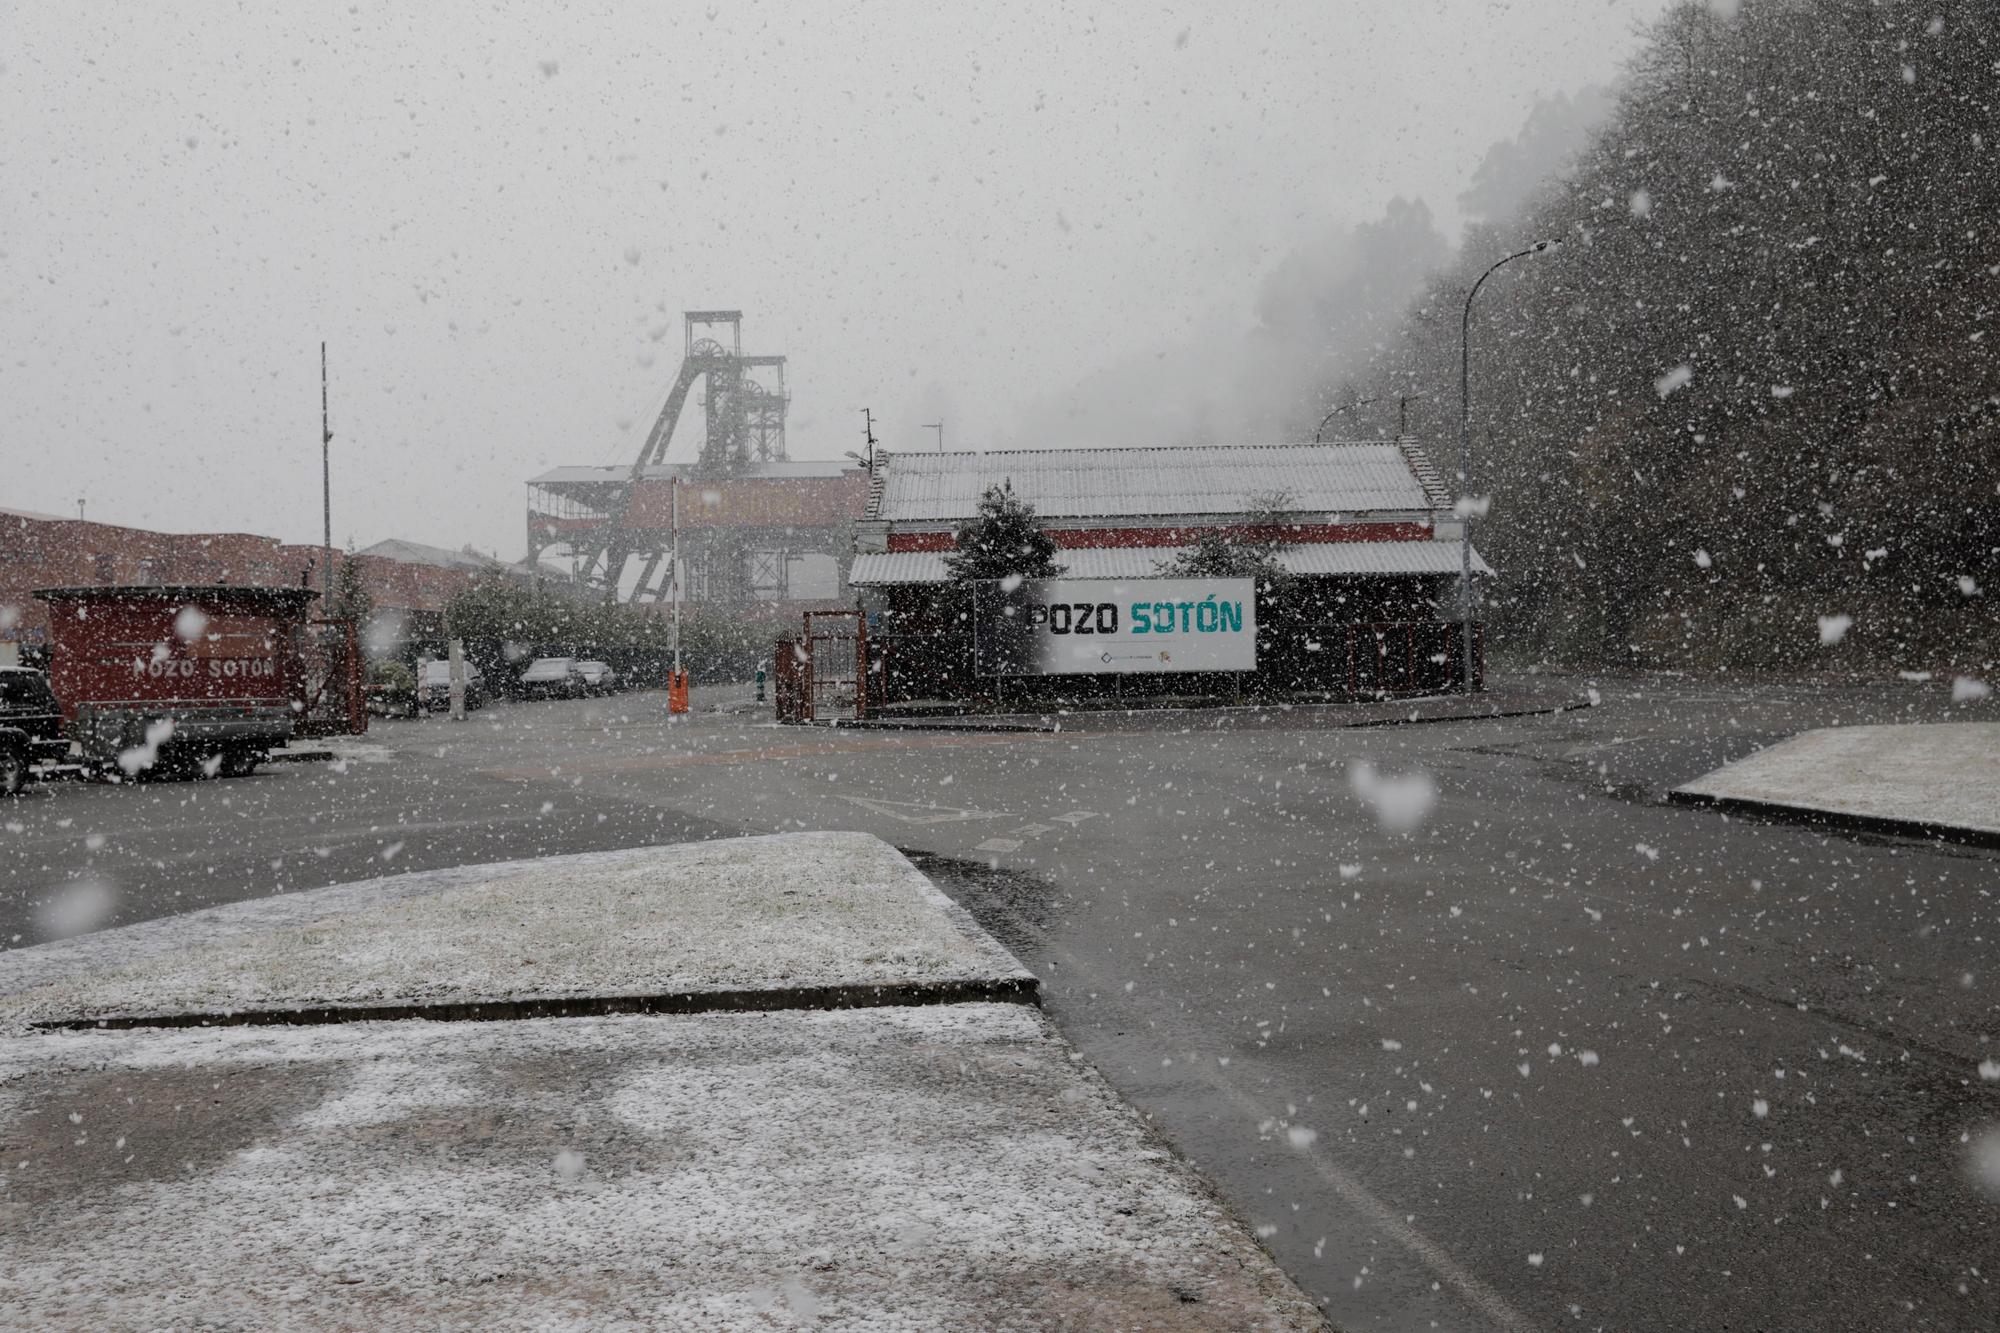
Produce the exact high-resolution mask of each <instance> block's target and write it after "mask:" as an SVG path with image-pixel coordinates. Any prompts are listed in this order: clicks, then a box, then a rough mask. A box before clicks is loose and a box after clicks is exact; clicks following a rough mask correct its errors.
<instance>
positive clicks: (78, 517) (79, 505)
mask: <svg viewBox="0 0 2000 1333" xmlns="http://www.w3.org/2000/svg"><path fill="white" fill-rule="evenodd" d="M76 521H77V522H79V523H81V522H83V501H82V500H78V501H77V502H76Z"/></svg>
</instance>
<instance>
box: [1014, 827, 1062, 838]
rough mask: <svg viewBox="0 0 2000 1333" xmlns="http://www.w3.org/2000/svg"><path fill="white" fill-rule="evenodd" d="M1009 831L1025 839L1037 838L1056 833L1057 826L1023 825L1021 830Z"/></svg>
mask: <svg viewBox="0 0 2000 1333" xmlns="http://www.w3.org/2000/svg"><path fill="white" fill-rule="evenodd" d="M1007 831H1008V832H1009V833H1018V834H1020V835H1021V836H1022V837H1024V838H1037V837H1040V836H1041V835H1042V834H1044V833H1054V832H1055V831H1056V826H1055V825H1054V824H1023V825H1021V827H1019V828H1010V829H1008V830H1007Z"/></svg>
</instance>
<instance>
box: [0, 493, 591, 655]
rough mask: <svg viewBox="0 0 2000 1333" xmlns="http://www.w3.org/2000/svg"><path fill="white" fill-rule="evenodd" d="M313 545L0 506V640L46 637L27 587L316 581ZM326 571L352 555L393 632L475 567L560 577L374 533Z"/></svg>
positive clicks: (435, 609) (431, 621)
mask: <svg viewBox="0 0 2000 1333" xmlns="http://www.w3.org/2000/svg"><path fill="white" fill-rule="evenodd" d="M321 556H322V552H321V548H319V547H317V546H295V545H291V544H289V543H286V542H281V541H279V540H278V539H277V538H275V537H263V536H258V535H256V534H254V533H246V532H194V533H179V532H154V531H151V530H149V529H146V528H132V527H124V526H122V525H119V524H115V523H95V522H86V521H84V520H82V519H72V518H62V517H59V516H57V515H53V514H36V513H31V512H27V511H23V510H12V509H0V643H12V644H16V645H19V647H20V648H23V649H27V650H30V651H33V650H35V649H38V648H39V647H40V646H41V645H42V644H44V643H45V642H46V640H47V632H48V608H47V607H46V606H45V605H44V604H43V603H41V602H39V601H37V600H36V599H35V597H34V592H35V589H37V588H58V587H81V586H92V585H105V584H162V583H164V584H209V583H229V584H238V585H242V586H246V587H299V586H302V585H303V586H309V587H318V586H319V585H320V560H321ZM333 558H334V561H335V573H336V575H338V572H339V566H340V565H341V564H342V563H344V562H347V561H350V560H351V561H352V562H353V563H354V565H355V567H356V569H357V570H358V571H359V574H360V578H361V585H362V587H363V588H365V589H366V590H367V591H368V593H369V595H370V597H372V598H373V600H374V603H375V607H376V610H377V613H378V614H386V615H389V616H394V617H400V618H401V621H402V628H401V632H400V633H399V634H398V637H399V638H400V637H406V636H419V637H428V636H432V635H435V634H437V633H438V632H439V631H440V630H441V629H442V616H443V611H444V607H445V603H446V602H447V601H448V600H450V598H451V596H452V594H454V593H456V592H458V591H459V590H460V589H462V588H465V587H468V586H470V585H471V583H472V582H473V581H474V580H475V579H477V578H480V577H483V576H501V577H508V578H514V579H518V580H521V581H524V582H525V581H528V580H531V579H535V578H543V579H546V580H548V581H549V582H551V583H564V582H566V581H567V580H566V577H565V576H564V575H563V574H562V573H561V572H560V571H557V570H553V569H549V568H546V567H542V568H529V567H527V566H522V565H512V564H508V563H507V562H505V561H502V560H499V559H497V558H494V557H491V556H484V555H479V554H477V553H475V552H471V551H452V550H447V549H444V548H441V547H435V546H424V545H421V544H420V543H416V542H405V541H386V542H379V543H377V544H376V545H374V546H371V547H368V548H367V549H365V550H361V551H357V552H355V553H353V554H352V555H349V554H347V553H345V552H342V551H335V552H334V553H333Z"/></svg>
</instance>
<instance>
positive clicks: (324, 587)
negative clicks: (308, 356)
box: [319, 339, 333, 616]
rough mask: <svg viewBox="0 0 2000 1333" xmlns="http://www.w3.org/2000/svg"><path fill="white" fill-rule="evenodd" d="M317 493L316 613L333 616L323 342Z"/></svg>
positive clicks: (330, 431)
mask: <svg viewBox="0 0 2000 1333" xmlns="http://www.w3.org/2000/svg"><path fill="white" fill-rule="evenodd" d="M319 493H320V508H321V516H322V517H323V518H324V519H325V520H326V528H325V530H324V531H323V532H322V533H321V534H320V553H319V564H320V570H319V586H320V593H319V600H320V607H319V613H320V614H321V615H323V616H325V615H332V614H333V427H332V426H331V425H329V424H328V417H327V413H326V341H325V340H324V339H322V340H321V341H320V345H319Z"/></svg>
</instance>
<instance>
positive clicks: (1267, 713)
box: [838, 695, 1595, 734]
mask: <svg viewBox="0 0 2000 1333" xmlns="http://www.w3.org/2000/svg"><path fill="white" fill-rule="evenodd" d="M1346 706H1347V705H1341V704H1295V705H1292V706H1290V707H1288V708H1278V707H1261V706H1250V705H1223V706H1220V707H1185V708H1157V709H1154V708H1142V709H1104V710H1101V711H1099V710H1089V711H1084V712H1078V713H1066V714H1064V715H1063V716H1062V717H1060V718H1049V719H1047V720H1044V721H1041V722H1019V721H1009V722H998V721H996V722H984V721H981V720H979V719H978V718H974V717H963V716H961V717H949V718H939V719H937V720H935V721H931V720H928V719H917V718H866V719H862V720H860V721H847V722H841V723H839V724H838V725H840V726H843V727H852V728H855V729H857V730H863V731H953V732H981V731H990V732H1023V733H1040V734H1054V733H1059V732H1064V731H1074V732H1079V733H1081V732H1096V733H1098V734H1104V733H1107V732H1109V731H1112V730H1121V731H1131V732H1133V733H1134V734H1144V733H1145V732H1148V731H1155V730H1162V729H1165V728H1167V727H1173V728H1175V729H1179V728H1181V727H1184V726H1185V724H1186V723H1187V721H1188V720H1190V719H1197V718H1198V719H1211V718H1212V719H1216V720H1217V721H1218V723H1220V722H1223V721H1226V720H1228V719H1231V718H1233V717H1238V716H1242V715H1245V714H1250V715H1254V716H1255V717H1256V719H1257V720H1258V721H1259V722H1263V721H1276V720H1279V719H1284V720H1292V719H1302V720H1306V721H1316V722H1318V724H1319V725H1321V726H1324V727H1326V728H1327V729H1329V730H1342V731H1346V730H1363V729H1366V728H1371V727H1407V726H1414V725H1417V724H1421V723H1425V722H1483V721H1489V720H1493V719H1498V718H1509V717H1541V716H1545V715H1548V714H1554V713H1568V712H1574V711H1578V710H1581V709H1585V708H1591V707H1594V706H1595V704H1594V702H1593V701H1592V700H1591V699H1590V698H1589V697H1588V696H1587V695H1578V696H1576V697H1574V698H1571V699H1566V700H1563V701H1562V702H1560V703H1552V704H1537V705H1534V706H1532V707H1524V708H1495V709H1487V710H1478V711H1474V710H1471V709H1456V710H1452V711H1448V712H1440V713H1430V714H1425V713H1419V714H1417V715H1415V716H1412V715H1408V714H1398V715H1397V716H1393V717H1363V718H1354V719H1352V720H1347V721H1341V720H1337V719H1335V718H1332V717H1327V716H1324V714H1326V713H1330V712H1332V710H1335V709H1339V708H1342V707H1346ZM1093 718H1118V719H1120V720H1121V721H1124V722H1126V723H1127V724H1128V725H1126V726H1124V727H1120V728H1105V727H1093V726H1092V725H1091V722H1092V719H1093ZM1155 718H1157V719H1159V721H1160V723H1161V726H1159V727H1151V726H1131V725H1129V724H1130V723H1131V722H1132V721H1134V720H1140V719H1144V720H1148V721H1150V720H1152V719H1155Z"/></svg>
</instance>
